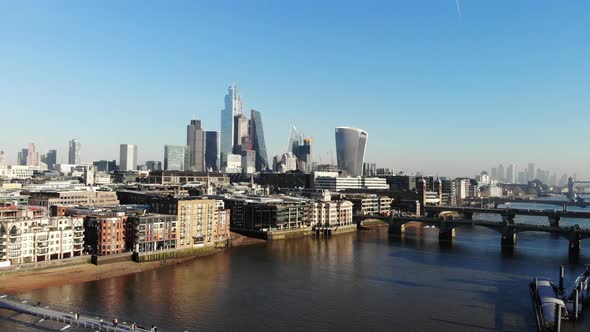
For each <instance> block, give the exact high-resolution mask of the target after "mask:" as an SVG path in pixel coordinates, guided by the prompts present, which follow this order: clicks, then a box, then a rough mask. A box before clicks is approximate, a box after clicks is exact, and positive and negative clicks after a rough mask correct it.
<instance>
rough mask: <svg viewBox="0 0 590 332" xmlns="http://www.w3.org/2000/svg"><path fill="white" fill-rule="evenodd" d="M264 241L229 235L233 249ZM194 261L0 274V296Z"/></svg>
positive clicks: (89, 265)
mask: <svg viewBox="0 0 590 332" xmlns="http://www.w3.org/2000/svg"><path fill="white" fill-rule="evenodd" d="M264 242H266V241H264V240H261V239H254V238H249V237H245V236H242V235H240V234H236V233H232V246H233V247H239V246H245V245H252V244H260V243H264ZM226 250H231V249H226ZM197 258H198V257H187V258H180V259H169V260H166V261H158V262H146V263H134V262H120V263H113V264H106V265H99V266H96V265H93V264H80V265H73V266H64V267H54V268H45V269H39V270H30V271H22V272H20V271H17V272H14V273H8V274H5V275H0V294H2V293H8V294H14V293H18V292H23V291H27V290H32V289H39V288H46V287H51V286H60V285H67V284H75V283H80V282H87V281H93V280H100V279H107V278H113V277H119V276H124V275H128V274H133V273H137V272H142V271H148V270H153V269H157V268H159V267H162V266H168V265H174V264H179V263H182V262H186V261H189V260H193V259H197Z"/></svg>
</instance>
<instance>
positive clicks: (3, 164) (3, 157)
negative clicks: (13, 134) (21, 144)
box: [0, 150, 8, 169]
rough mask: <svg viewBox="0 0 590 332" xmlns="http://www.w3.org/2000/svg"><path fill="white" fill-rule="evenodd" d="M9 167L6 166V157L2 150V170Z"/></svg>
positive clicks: (0, 152) (0, 166) (0, 151)
mask: <svg viewBox="0 0 590 332" xmlns="http://www.w3.org/2000/svg"><path fill="white" fill-rule="evenodd" d="M6 167H8V165H6V156H5V155H4V151H3V150H0V169H6Z"/></svg>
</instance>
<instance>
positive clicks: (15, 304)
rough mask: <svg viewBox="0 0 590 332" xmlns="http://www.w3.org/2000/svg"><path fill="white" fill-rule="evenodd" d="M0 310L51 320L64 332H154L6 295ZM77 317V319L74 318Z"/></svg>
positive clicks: (1, 302)
mask: <svg viewBox="0 0 590 332" xmlns="http://www.w3.org/2000/svg"><path fill="white" fill-rule="evenodd" d="M0 309H8V310H12V311H15V312H18V313H21V314H26V315H30V316H36V317H39V318H40V320H39V321H37V323H41V322H43V321H45V320H52V321H56V322H61V323H64V324H65V326H64V327H63V328H62V329H61V331H66V330H67V329H69V328H70V327H73V326H75V327H81V328H86V329H89V330H92V331H107V332H129V331H139V332H154V331H155V329H154V328H145V327H141V326H139V325H137V326H135V327H134V326H133V323H127V322H121V323H118V324H116V326H115V324H113V322H112V320H111V319H103V318H101V317H92V316H89V315H85V314H76V313H75V312H64V311H61V310H57V309H52V308H50V307H49V306H40V305H39V304H35V303H29V302H28V301H21V300H18V299H15V298H12V297H9V296H7V295H1V296H0ZM76 316H77V317H76Z"/></svg>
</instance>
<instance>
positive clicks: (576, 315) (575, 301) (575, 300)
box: [574, 288, 579, 320]
mask: <svg viewBox="0 0 590 332" xmlns="http://www.w3.org/2000/svg"><path fill="white" fill-rule="evenodd" d="M578 297H579V294H578V289H577V288H576V289H574V320H576V319H578V305H579V304H578Z"/></svg>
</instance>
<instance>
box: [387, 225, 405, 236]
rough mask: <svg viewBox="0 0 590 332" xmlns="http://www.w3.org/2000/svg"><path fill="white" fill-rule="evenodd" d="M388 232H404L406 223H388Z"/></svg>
mask: <svg viewBox="0 0 590 332" xmlns="http://www.w3.org/2000/svg"><path fill="white" fill-rule="evenodd" d="M388 232H389V234H398V235H401V234H404V233H405V232H406V225H405V224H402V223H392V224H390V225H389V231H388Z"/></svg>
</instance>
